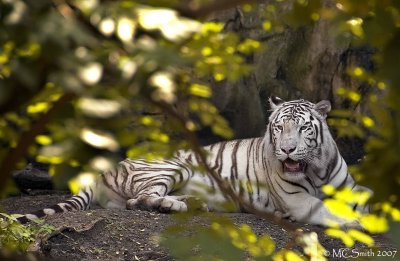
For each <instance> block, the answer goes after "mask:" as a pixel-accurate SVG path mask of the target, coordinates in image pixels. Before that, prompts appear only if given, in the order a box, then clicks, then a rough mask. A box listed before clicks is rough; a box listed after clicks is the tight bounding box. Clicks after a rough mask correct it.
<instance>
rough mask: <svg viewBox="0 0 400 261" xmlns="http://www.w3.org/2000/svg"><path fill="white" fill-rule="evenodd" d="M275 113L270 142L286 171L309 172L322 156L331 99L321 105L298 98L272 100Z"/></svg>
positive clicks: (292, 172)
mask: <svg viewBox="0 0 400 261" xmlns="http://www.w3.org/2000/svg"><path fill="white" fill-rule="evenodd" d="M270 103H271V107H272V109H273V110H274V112H273V113H272V114H271V117H270V121H269V131H270V142H271V143H272V145H273V148H274V153H275V156H276V158H277V159H278V160H279V161H280V162H281V163H282V169H283V171H284V173H285V174H292V175H294V174H301V173H305V172H306V169H307V166H308V165H309V164H312V163H313V162H315V159H316V158H319V157H320V155H321V145H322V144H323V142H324V135H323V131H324V129H323V124H326V123H325V118H326V114H327V113H328V112H329V111H330V107H331V106H330V103H329V101H321V102H319V103H317V104H314V103H311V102H308V101H305V100H295V101H289V102H284V101H283V100H281V99H279V98H276V97H273V98H271V99H270Z"/></svg>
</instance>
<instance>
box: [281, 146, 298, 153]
mask: <svg viewBox="0 0 400 261" xmlns="http://www.w3.org/2000/svg"><path fill="white" fill-rule="evenodd" d="M295 149H296V147H290V148H288V147H281V151H283V152H285V153H286V154H290V153H292V152H293V151H295Z"/></svg>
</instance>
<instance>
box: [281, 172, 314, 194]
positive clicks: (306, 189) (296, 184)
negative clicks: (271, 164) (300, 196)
mask: <svg viewBox="0 0 400 261" xmlns="http://www.w3.org/2000/svg"><path fill="white" fill-rule="evenodd" d="M279 178H280V179H281V180H282V181H284V182H286V183H288V184H290V185H292V186H295V187H300V188H302V189H304V190H305V191H307V193H308V194H310V191H309V190H308V188H306V187H304V186H303V185H301V184H298V183H295V182H293V181H290V180H286V179H284V178H282V177H281V176H279Z"/></svg>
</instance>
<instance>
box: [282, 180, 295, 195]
mask: <svg viewBox="0 0 400 261" xmlns="http://www.w3.org/2000/svg"><path fill="white" fill-rule="evenodd" d="M277 184H278V186H279V187H280V188H281V190H283V192H285V193H286V194H289V195H292V194H298V193H301V191H293V192H289V191H286V190H285V189H284V188H283V187H282V186H281V184H280V183H279V182H277Z"/></svg>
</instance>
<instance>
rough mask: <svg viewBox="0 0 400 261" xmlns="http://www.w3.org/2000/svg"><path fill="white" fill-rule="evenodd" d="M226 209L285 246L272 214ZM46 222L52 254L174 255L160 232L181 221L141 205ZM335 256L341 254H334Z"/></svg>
mask: <svg viewBox="0 0 400 261" xmlns="http://www.w3.org/2000/svg"><path fill="white" fill-rule="evenodd" d="M67 197H68V195H67V194H60V193H53V194H45V195H35V196H22V197H11V198H8V199H5V200H2V201H0V207H1V210H0V211H5V212H7V213H28V212H30V211H32V210H37V209H40V208H43V207H46V206H49V205H52V204H55V203H58V202H60V201H62V200H64V199H66V198H67ZM223 215H224V216H225V217H229V218H230V219H231V220H232V221H233V222H234V223H235V224H248V225H249V226H251V227H252V228H253V230H254V232H255V233H256V234H257V235H261V234H265V233H267V234H269V235H270V236H271V237H272V239H273V240H274V241H275V243H276V246H277V249H280V248H282V247H283V246H285V245H286V243H287V242H288V240H289V236H288V233H287V231H285V230H284V229H282V228H280V227H279V226H277V225H275V224H274V223H273V222H270V221H268V220H264V219H260V218H258V217H256V216H254V215H251V214H223ZM46 222H47V223H49V224H52V225H54V226H55V227H56V229H57V230H56V231H57V232H54V233H53V234H54V235H53V236H51V237H50V238H48V239H45V240H44V241H43V242H42V243H41V244H37V246H36V250H37V251H38V252H39V253H41V255H43V256H45V257H48V258H51V259H55V260H60V259H61V260H174V258H173V257H171V255H170V254H169V252H168V250H167V249H165V248H163V247H161V246H160V245H159V244H158V240H157V238H159V234H160V232H162V231H163V230H164V229H165V228H167V227H168V226H169V225H171V224H174V223H175V222H176V219H174V218H173V215H170V214H161V213H156V212H148V211H140V210H134V211H133V210H106V209H100V208H96V207H95V208H94V209H92V210H89V211H80V212H70V213H68V214H66V213H63V214H56V215H54V216H51V217H48V218H47V219H46ZM193 222H195V223H197V224H199V223H200V224H202V223H204V225H205V226H207V221H206V219H205V218H203V217H202V216H201V215H200V216H195V217H193ZM302 227H303V230H305V231H315V232H317V233H318V238H319V240H320V242H321V243H322V245H323V246H324V247H325V248H326V249H327V250H328V251H330V252H331V253H332V250H333V249H336V250H337V249H339V248H341V247H344V246H343V245H342V244H341V242H340V241H339V240H336V239H332V238H328V237H326V236H324V234H323V229H321V228H319V227H315V226H309V225H302ZM373 237H374V239H375V241H376V247H377V249H382V250H388V249H395V248H394V246H393V245H392V243H391V242H390V240H389V239H388V238H387V237H385V236H384V235H374V236H373ZM354 248H355V249H368V248H367V247H366V246H364V245H361V244H357V245H356V246H355V247H354ZM374 251H375V250H374ZM178 258H179V257H178ZM329 259H330V260H340V258H333V257H332V256H330V258H329ZM342 260H344V259H342ZM387 260H389V258H388V259H387ZM390 260H393V259H390ZM394 260H395V259H394ZM398 260H400V259H398Z"/></svg>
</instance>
